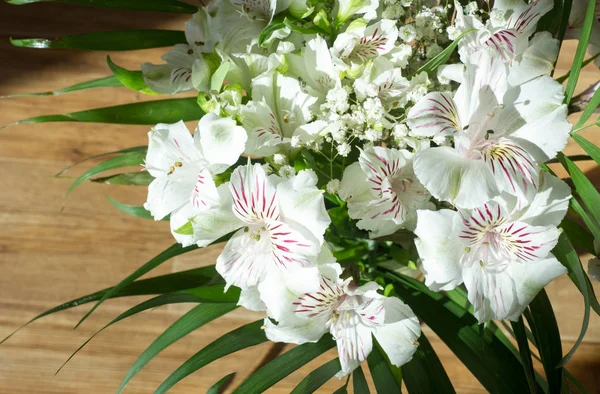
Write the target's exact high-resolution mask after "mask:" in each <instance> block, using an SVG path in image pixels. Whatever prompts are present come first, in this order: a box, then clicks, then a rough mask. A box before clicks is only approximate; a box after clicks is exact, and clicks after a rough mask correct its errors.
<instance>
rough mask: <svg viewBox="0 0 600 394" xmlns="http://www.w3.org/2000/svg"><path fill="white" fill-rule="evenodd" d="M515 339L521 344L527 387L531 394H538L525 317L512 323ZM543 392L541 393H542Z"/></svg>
mask: <svg viewBox="0 0 600 394" xmlns="http://www.w3.org/2000/svg"><path fill="white" fill-rule="evenodd" d="M511 325H512V328H513V331H514V333H515V338H516V339H517V343H518V344H519V353H520V355H521V363H522V364H523V370H524V371H525V377H526V378H527V385H528V387H529V392H530V393H531V394H535V393H537V392H538V391H537V388H536V385H535V377H534V372H533V361H532V360H531V350H530V349H529V341H528V340H527V334H526V333H525V324H524V323H523V317H522V316H520V317H519V321H518V322H511ZM560 383H561V382H560V381H559V385H558V391H559V392H560ZM540 392H541V391H540Z"/></svg>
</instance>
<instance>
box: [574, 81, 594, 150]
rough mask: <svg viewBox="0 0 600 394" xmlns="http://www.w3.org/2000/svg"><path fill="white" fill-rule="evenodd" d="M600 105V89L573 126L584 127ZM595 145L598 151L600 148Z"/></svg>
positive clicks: (576, 127)
mask: <svg viewBox="0 0 600 394" xmlns="http://www.w3.org/2000/svg"><path fill="white" fill-rule="evenodd" d="M599 105H600V89H598V90H596V92H595V93H594V95H593V96H592V98H591V99H590V101H589V102H588V103H587V105H586V106H585V109H584V110H583V113H582V114H581V116H580V117H579V120H578V121H577V123H576V124H575V126H573V128H574V129H579V128H580V127H582V126H583V125H584V124H585V122H586V121H587V120H588V119H589V118H591V117H592V115H593V114H594V111H595V110H596V109H597V108H598V106H599ZM593 146H594V148H596V149H598V151H600V149H599V148H598V147H597V146H595V145H593ZM586 152H587V150H586ZM588 154H589V155H590V156H592V154H591V153H589V152H588ZM594 160H595V159H594ZM596 161H598V160H596Z"/></svg>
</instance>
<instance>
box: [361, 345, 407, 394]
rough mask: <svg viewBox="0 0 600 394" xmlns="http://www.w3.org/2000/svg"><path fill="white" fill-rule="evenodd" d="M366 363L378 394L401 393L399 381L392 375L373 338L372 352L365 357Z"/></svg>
mask: <svg viewBox="0 0 600 394" xmlns="http://www.w3.org/2000/svg"><path fill="white" fill-rule="evenodd" d="M367 363H368V364H369V369H370V370H371V377H372V378H373V382H374V383H375V389H376V390H377V392H378V393H400V392H401V391H402V390H401V381H398V380H397V378H396V376H394V373H392V370H391V369H390V364H389V363H388V361H387V360H386V359H385V356H384V353H383V351H382V350H381V349H380V348H379V344H378V343H377V341H376V340H375V338H373V350H371V353H369V355H368V356H367Z"/></svg>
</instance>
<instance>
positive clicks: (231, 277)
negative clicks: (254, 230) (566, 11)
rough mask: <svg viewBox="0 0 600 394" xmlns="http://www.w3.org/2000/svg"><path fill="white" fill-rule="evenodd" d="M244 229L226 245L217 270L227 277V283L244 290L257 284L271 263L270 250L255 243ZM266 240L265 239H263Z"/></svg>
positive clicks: (219, 258) (218, 259) (218, 260)
mask: <svg viewBox="0 0 600 394" xmlns="http://www.w3.org/2000/svg"><path fill="white" fill-rule="evenodd" d="M254 242H255V241H254V240H253V239H250V237H249V236H248V233H247V232H246V231H244V229H241V230H238V231H237V232H236V233H235V234H234V235H233V237H231V239H229V241H227V244H226V245H225V248H224V249H223V252H221V254H220V255H219V257H218V258H217V264H216V268H217V272H218V273H219V274H220V275H221V276H222V277H223V278H224V279H225V281H226V282H227V285H226V286H225V291H227V289H228V288H229V286H231V285H234V286H237V287H239V288H241V289H242V290H244V289H247V288H249V287H253V286H257V285H258V283H259V282H260V281H261V280H262V279H263V278H264V277H265V276H266V274H267V272H268V269H269V268H270V266H271V265H272V264H271V256H270V250H268V248H265V247H262V248H261V247H260V246H262V245H260V246H258V247H257V246H256V245H254V244H253V243H254ZM263 242H264V241H263Z"/></svg>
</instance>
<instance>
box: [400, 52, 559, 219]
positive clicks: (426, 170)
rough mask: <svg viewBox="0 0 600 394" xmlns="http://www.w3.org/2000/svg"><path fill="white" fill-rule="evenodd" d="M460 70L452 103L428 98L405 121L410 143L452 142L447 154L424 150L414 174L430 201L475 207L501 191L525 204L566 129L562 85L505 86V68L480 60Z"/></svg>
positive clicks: (446, 97)
mask: <svg viewBox="0 0 600 394" xmlns="http://www.w3.org/2000/svg"><path fill="white" fill-rule="evenodd" d="M474 56H476V57H477V59H479V60H478V61H474V62H473V63H474V64H475V63H477V65H474V64H472V65H471V64H469V65H467V71H466V74H465V77H464V82H463V83H462V84H461V85H460V87H459V88H458V90H457V92H456V94H455V95H454V98H452V97H451V96H450V94H448V93H439V92H435V93H430V94H428V95H427V96H426V97H425V98H423V99H422V100H421V101H419V102H418V103H417V104H416V105H415V106H414V107H413V108H412V109H411V110H410V111H409V113H408V125H409V126H410V128H411V130H412V133H413V134H414V135H417V136H422V137H431V136H434V135H440V134H442V135H448V136H452V137H453V141H454V147H438V148H431V149H426V150H423V151H421V152H419V154H418V155H417V157H416V158H415V164H414V167H415V173H416V175H417V178H419V180H420V181H421V182H422V183H423V185H425V187H426V188H427V190H428V191H429V192H430V193H431V194H432V195H433V196H434V197H435V198H437V199H439V200H445V201H449V202H451V203H453V204H455V205H456V206H458V207H460V208H474V207H477V206H481V205H482V204H484V203H485V202H487V201H488V200H490V199H492V198H494V197H495V196H498V195H499V194H500V192H502V191H505V192H508V193H510V194H513V195H515V196H517V197H519V198H520V199H521V200H525V199H527V198H528V197H530V196H531V195H532V194H533V193H535V190H536V189H537V185H538V178H539V175H538V174H539V171H540V169H539V164H540V163H544V162H545V161H547V160H549V159H550V158H551V157H553V156H554V155H555V154H556V152H558V151H560V150H561V149H562V148H563V147H564V146H565V145H566V142H567V138H568V135H569V131H570V130H571V125H570V124H569V122H568V121H567V119H566V116H567V108H566V106H565V105H564V104H563V103H562V101H563V89H562V85H560V84H559V83H557V82H555V81H554V80H552V78H550V77H547V76H542V77H538V78H536V79H533V80H531V81H529V82H527V83H525V84H523V85H520V86H518V87H510V86H507V83H506V73H507V70H506V66H505V65H504V64H503V63H502V61H501V60H499V59H498V58H496V57H492V56H491V55H489V54H488V53H487V52H480V53H476V54H475V55H474Z"/></svg>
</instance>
